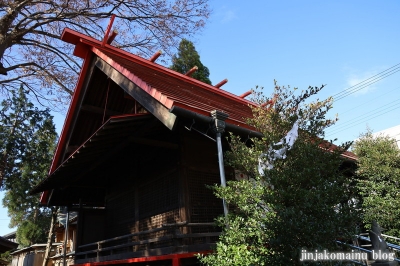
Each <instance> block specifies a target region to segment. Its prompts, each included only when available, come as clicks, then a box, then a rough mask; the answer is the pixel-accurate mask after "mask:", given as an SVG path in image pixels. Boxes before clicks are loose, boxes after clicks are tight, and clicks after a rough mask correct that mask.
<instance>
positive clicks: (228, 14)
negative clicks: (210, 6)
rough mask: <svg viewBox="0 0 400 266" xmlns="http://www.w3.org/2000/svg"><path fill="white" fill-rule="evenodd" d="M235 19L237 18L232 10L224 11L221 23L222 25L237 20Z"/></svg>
mask: <svg viewBox="0 0 400 266" xmlns="http://www.w3.org/2000/svg"><path fill="white" fill-rule="evenodd" d="M237 18H238V16H237V15H236V12H235V11H233V10H226V11H224V13H223V16H222V20H221V22H222V23H228V22H230V21H232V20H234V19H237Z"/></svg>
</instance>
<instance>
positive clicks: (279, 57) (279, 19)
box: [0, 0, 400, 235]
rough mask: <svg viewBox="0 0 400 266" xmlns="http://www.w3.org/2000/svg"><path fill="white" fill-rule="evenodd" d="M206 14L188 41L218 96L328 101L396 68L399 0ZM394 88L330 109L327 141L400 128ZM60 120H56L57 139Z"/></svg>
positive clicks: (368, 91) (383, 83)
mask: <svg viewBox="0 0 400 266" xmlns="http://www.w3.org/2000/svg"><path fill="white" fill-rule="evenodd" d="M210 6H211V8H212V10H213V13H212V15H211V17H210V19H209V20H208V23H207V25H206V28H205V29H204V31H203V32H201V33H199V34H198V35H195V36H193V41H194V42H195V46H196V49H197V51H198V52H199V54H200V56H201V61H202V63H203V64H204V65H205V66H207V67H208V68H209V69H210V73H211V75H210V79H211V81H212V83H213V84H216V83H218V82H219V81H221V80H223V79H225V78H227V79H228V80H229V82H228V83H227V84H226V85H224V86H223V87H222V88H223V89H224V90H227V91H229V92H232V93H235V94H238V95H239V94H242V93H243V92H246V91H248V90H250V89H252V88H255V86H256V85H258V86H263V87H264V91H265V93H267V94H270V93H272V90H273V85H274V83H273V82H274V79H276V80H277V81H278V83H279V84H280V85H290V86H291V87H298V88H299V89H307V87H308V86H309V85H311V86H320V85H322V84H326V87H325V88H324V90H323V91H322V92H321V93H320V95H319V98H320V99H325V98H327V97H329V96H331V95H335V94H337V93H340V92H341V91H343V90H346V89H348V88H349V87H351V86H353V85H355V84H357V83H358V82H361V81H363V80H365V79H368V78H370V77H372V76H374V75H376V74H378V73H380V72H382V71H384V70H386V69H388V68H390V67H392V66H395V65H396V64H399V63H400V53H399V47H400V45H399V44H400V31H399V25H400V16H399V15H398V14H399V12H400V1H397V0H386V1H369V0H364V1H357V0H353V1H338V0H336V1H308V0H302V1H238V0H231V1H217V0H212V1H210ZM393 70H394V69H393ZM399 81H400V72H396V71H393V72H392V75H390V76H388V77H386V78H383V79H382V80H380V81H378V82H376V83H374V84H372V85H371V86H367V87H365V88H363V89H362V90H360V91H358V92H357V93H353V94H351V95H349V96H347V97H345V98H343V99H341V100H338V101H336V102H334V108H333V109H332V111H331V112H330V114H329V115H330V116H331V117H334V116H335V114H336V113H337V114H338V115H339V119H340V120H339V122H338V123H337V125H335V126H334V127H332V128H331V129H329V130H328V131H327V138H328V139H333V138H338V139H339V142H344V141H349V140H353V139H355V138H357V137H358V136H359V134H360V133H361V132H365V130H366V127H367V126H368V127H370V128H371V129H372V130H374V131H380V130H383V129H386V128H389V127H393V126H396V125H399V124H400V118H399V117H400V116H399V115H398V113H399V110H400V93H399V90H400V82H399ZM396 100H397V102H396ZM385 112H386V113H385ZM381 114H382V115H381ZM374 116H376V117H375V118H374ZM63 119H64V118H63V115H60V114H57V115H56V123H57V128H58V131H59V132H60V131H61V127H62V124H63ZM0 197H1V198H2V194H0ZM6 216H7V214H6V210H5V209H1V208H0V235H4V234H6V233H8V232H10V231H11V229H9V228H8V226H7V225H8V219H7V217H6Z"/></svg>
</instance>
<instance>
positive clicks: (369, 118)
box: [327, 105, 400, 136]
mask: <svg viewBox="0 0 400 266" xmlns="http://www.w3.org/2000/svg"><path fill="white" fill-rule="evenodd" d="M398 108H400V105H399V106H397V107H396V108H393V109H390V110H389V111H387V112H384V113H382V114H379V115H376V116H373V117H367V119H366V120H364V121H361V122H360V123H356V124H352V125H351V126H348V127H346V128H343V129H341V130H339V131H335V132H330V133H329V134H327V136H332V135H333V134H337V133H339V132H342V131H344V130H347V129H349V128H352V127H355V126H357V125H359V124H362V123H365V122H367V121H368V120H371V119H374V118H377V117H379V116H381V115H384V114H387V113H389V112H391V111H393V110H396V109H398Z"/></svg>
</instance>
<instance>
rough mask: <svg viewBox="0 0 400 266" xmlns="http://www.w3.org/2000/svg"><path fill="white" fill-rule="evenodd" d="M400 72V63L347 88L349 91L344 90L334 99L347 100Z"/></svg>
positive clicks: (335, 95)
mask: <svg viewBox="0 0 400 266" xmlns="http://www.w3.org/2000/svg"><path fill="white" fill-rule="evenodd" d="M399 71H400V63H399V64H397V65H394V66H392V67H390V68H388V69H386V70H384V71H382V72H380V73H378V74H376V75H374V76H372V77H370V78H368V79H366V80H363V81H361V82H359V83H357V84H355V85H353V86H351V87H349V88H347V89H345V90H343V91H341V92H339V93H336V94H334V95H333V96H332V97H333V99H334V101H338V100H341V99H343V98H345V97H347V96H349V95H351V94H353V93H355V92H357V91H360V90H362V89H363V88H365V87H368V86H370V85H371V84H374V83H376V82H378V81H380V80H382V79H384V78H386V77H388V76H391V75H393V74H395V73H397V72H399Z"/></svg>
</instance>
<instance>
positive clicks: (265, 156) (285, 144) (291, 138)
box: [258, 120, 299, 175]
mask: <svg viewBox="0 0 400 266" xmlns="http://www.w3.org/2000/svg"><path fill="white" fill-rule="evenodd" d="M298 130H299V120H297V121H296V122H294V124H293V127H292V129H291V130H290V131H289V132H288V133H287V134H286V136H285V137H284V138H282V139H281V140H280V141H279V142H278V143H275V144H274V145H272V146H271V147H270V148H269V150H268V152H266V153H262V154H261V155H260V157H259V158H258V172H259V173H260V175H264V171H265V170H271V169H272V168H274V165H273V163H274V161H275V160H276V159H285V158H286V152H287V151H288V150H290V149H291V148H292V147H293V144H294V142H295V141H296V139H297V137H298V135H299V134H298ZM278 145H282V148H280V149H278V150H275V149H273V147H275V146H278Z"/></svg>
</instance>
